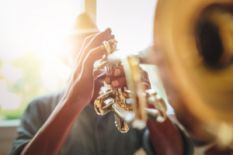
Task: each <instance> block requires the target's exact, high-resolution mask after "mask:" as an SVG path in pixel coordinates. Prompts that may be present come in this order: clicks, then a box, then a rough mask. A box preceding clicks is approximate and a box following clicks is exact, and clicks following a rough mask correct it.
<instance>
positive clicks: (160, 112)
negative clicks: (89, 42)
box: [94, 41, 167, 133]
mask: <svg viewBox="0 0 233 155" xmlns="http://www.w3.org/2000/svg"><path fill="white" fill-rule="evenodd" d="M103 44H104V47H105V48H106V51H107V53H108V55H109V54H111V53H113V52H114V51H115V50H116V42H115V41H108V42H104V43H103ZM112 44H114V45H112ZM108 55H107V56H106V57H104V58H103V59H101V60H98V61H97V62H96V63H95V69H96V70H98V69H99V70H100V69H102V70H103V69H104V70H105V72H106V76H111V73H112V71H113V68H114V67H117V66H119V65H121V66H123V68H124V73H125V78H126V81H127V87H124V88H113V87H112V86H111V85H110V84H107V83H104V85H103V86H102V87H101V89H100V92H99V96H98V97H97V98H96V100H95V102H94V108H95V111H96V113H97V114H98V115H105V114H107V113H109V112H113V113H114V116H115V125H116V127H117V129H118V130H119V131H120V132H122V133H126V132H128V130H129V126H133V127H135V128H140V129H142V128H144V127H145V125H146V120H147V118H148V117H151V118H153V119H155V120H156V121H159V122H163V121H164V120H165V119H166V117H167V116H166V105H165V102H164V100H163V99H162V98H161V97H159V95H158V94H157V93H156V92H155V91H154V90H152V89H148V90H146V89H145V88H144V86H143V84H142V77H141V76H142V75H141V69H140V67H139V61H138V59H137V58H136V57H134V56H128V57H126V58H125V59H121V60H119V61H110V60H109V59H108Z"/></svg>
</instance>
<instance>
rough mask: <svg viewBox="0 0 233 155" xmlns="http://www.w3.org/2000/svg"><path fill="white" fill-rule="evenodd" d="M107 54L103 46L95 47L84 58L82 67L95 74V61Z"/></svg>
mask: <svg viewBox="0 0 233 155" xmlns="http://www.w3.org/2000/svg"><path fill="white" fill-rule="evenodd" d="M105 54H106V50H105V48H104V47H103V46H99V47H97V48H94V49H92V50H90V52H88V54H87V55H86V57H85V58H84V61H83V64H82V67H83V68H84V69H85V70H86V71H89V72H91V73H92V74H93V65H94V62H95V61H96V60H98V59H101V58H102V57H103V55H105Z"/></svg>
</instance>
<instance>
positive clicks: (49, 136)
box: [21, 91, 87, 155]
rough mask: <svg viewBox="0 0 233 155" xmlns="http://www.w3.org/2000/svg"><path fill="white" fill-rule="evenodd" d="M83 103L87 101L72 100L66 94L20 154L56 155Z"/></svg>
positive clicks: (80, 99)
mask: <svg viewBox="0 0 233 155" xmlns="http://www.w3.org/2000/svg"><path fill="white" fill-rule="evenodd" d="M77 94H78V91H77ZM75 102H76V103H75ZM83 102H87V101H85V100H84V99H82V98H79V97H77V98H76V99H75V100H73V97H71V96H70V94H69V93H68V95H66V96H65V97H64V98H63V99H62V100H61V102H60V103H59V104H58V106H57V107H56V108H55V109H54V111H53V112H52V113H51V115H50V117H49V118H48V119H47V121H46V122H45V123H44V125H43V126H42V127H41V128H40V130H39V131H38V132H37V134H36V135H35V136H34V137H33V139H32V140H31V141H30V143H28V144H27V145H26V147H25V148H24V150H23V151H22V153H21V154H22V155H29V154H30V155H31V154H33V155H37V154H41V155H44V154H49V155H54V154H58V153H59V151H60V149H61V147H62V146H63V144H64V142H65V140H66V137H67V136H68V134H69V131H70V129H71V128H72V124H73V123H74V121H75V120H76V118H77V116H78V115H79V113H80V112H81V111H82V109H83V108H84V107H83V105H84V104H82V103H83Z"/></svg>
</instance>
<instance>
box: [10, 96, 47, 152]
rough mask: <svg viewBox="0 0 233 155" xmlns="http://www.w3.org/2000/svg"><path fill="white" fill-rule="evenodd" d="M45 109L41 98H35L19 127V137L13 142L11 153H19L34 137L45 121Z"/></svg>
mask: <svg viewBox="0 0 233 155" xmlns="http://www.w3.org/2000/svg"><path fill="white" fill-rule="evenodd" d="M42 116H43V111H42V107H41V105H40V100H39V99H36V100H33V101H32V102H31V103H30V104H29V105H28V107H27V108H26V110H25V112H24V114H23V116H22V119H21V123H20V125H19V127H18V128H17V138H16V139H15V140H14V142H13V144H12V148H11V150H10V155H19V154H20V153H21V152H22V150H23V148H24V147H25V146H26V144H27V143H29V142H30V140H31V139H32V138H33V136H34V135H35V134H36V132H37V131H38V130H39V128H40V127H41V126H42V124H43V123H44V120H43V117H42Z"/></svg>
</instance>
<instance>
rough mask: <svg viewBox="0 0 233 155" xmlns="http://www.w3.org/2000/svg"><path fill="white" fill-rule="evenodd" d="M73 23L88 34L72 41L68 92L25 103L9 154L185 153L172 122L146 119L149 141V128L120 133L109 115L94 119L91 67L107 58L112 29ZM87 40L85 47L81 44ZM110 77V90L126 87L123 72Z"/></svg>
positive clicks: (86, 18)
mask: <svg viewBox="0 0 233 155" xmlns="http://www.w3.org/2000/svg"><path fill="white" fill-rule="evenodd" d="M77 23H78V26H77V28H78V29H79V30H80V29H82V28H84V29H85V31H86V30H88V29H89V30H90V29H91V30H92V31H91V33H90V32H89V31H86V33H85V34H84V33H80V32H79V33H78V37H77V38H75V39H77V40H75V43H76V45H78V46H77V47H76V48H77V50H76V51H77V53H76V55H77V56H76V59H75V60H74V62H75V70H74V72H73V74H72V78H71V80H70V82H69V84H68V87H67V89H66V90H65V91H64V92H62V93H60V94H58V95H53V96H45V97H42V98H37V99H35V100H34V101H32V102H31V103H30V104H29V106H28V108H27V109H26V111H25V114H24V116H23V118H22V122H21V125H20V126H19V128H18V137H17V138H16V140H15V141H14V143H13V147H12V150H11V154H12V155H19V154H21V155H32V154H33V155H36V154H41V155H54V154H60V153H61V154H64V155H72V154H80V155H96V154H101V155H131V154H134V153H135V152H136V151H137V150H138V149H139V148H141V147H143V148H144V149H145V151H146V152H147V154H154V153H156V154H158V155H172V154H174V155H177V154H183V153H184V149H183V139H185V136H183V135H182V134H180V132H179V130H178V128H177V127H176V126H175V125H173V124H172V123H171V121H170V120H167V121H166V122H164V123H163V124H158V123H156V122H154V121H151V120H150V121H148V129H149V131H150V134H149V135H150V137H149V136H148V132H146V131H147V129H144V130H137V129H130V130H129V132H128V133H126V134H121V133H120V132H118V131H117V129H116V128H115V125H114V118H113V115H111V114H107V115H105V116H103V117H102V116H101V117H100V116H97V115H96V113H95V111H94V109H93V105H92V104H89V103H91V102H92V101H93V99H95V97H96V94H97V93H98V89H99V88H98V86H97V85H96V83H98V82H97V78H98V77H99V76H100V74H99V75H98V74H97V75H95V76H94V75H93V63H94V62H95V61H96V60H98V59H100V58H101V57H102V56H103V55H104V54H106V51H105V49H104V48H103V46H102V42H103V41H107V40H110V39H113V38H114V35H112V33H111V30H110V29H106V30H105V31H104V32H100V33H95V31H93V30H97V29H96V27H95V25H94V24H93V22H92V21H91V19H90V18H89V16H88V15H87V14H81V15H80V16H79V18H78V19H77ZM82 32H83V31H82ZM86 36H88V37H86ZM85 37H86V39H85V41H84V43H83V44H82V43H80V42H82V41H83V40H84V38H85ZM81 44H82V46H80V45H81ZM115 72H118V75H115V74H114V73H115ZM101 74H102V73H101ZM112 76H115V78H114V79H115V80H114V81H110V83H112V85H113V86H114V87H120V86H122V85H125V83H122V82H121V81H119V80H118V79H120V78H122V77H123V74H122V71H121V72H120V74H119V70H114V71H113V75H112ZM174 144H175V145H174Z"/></svg>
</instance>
